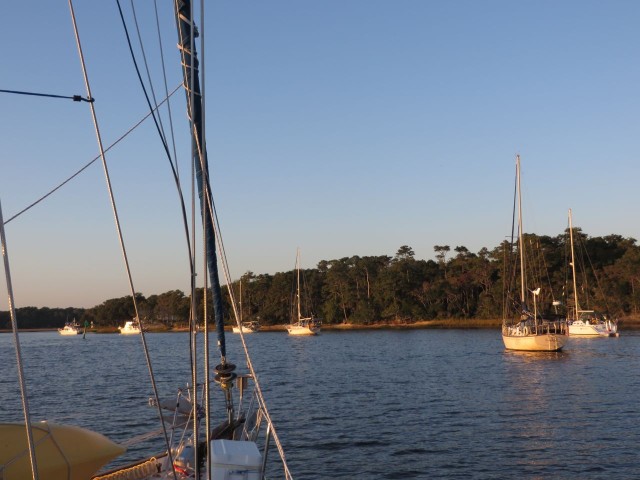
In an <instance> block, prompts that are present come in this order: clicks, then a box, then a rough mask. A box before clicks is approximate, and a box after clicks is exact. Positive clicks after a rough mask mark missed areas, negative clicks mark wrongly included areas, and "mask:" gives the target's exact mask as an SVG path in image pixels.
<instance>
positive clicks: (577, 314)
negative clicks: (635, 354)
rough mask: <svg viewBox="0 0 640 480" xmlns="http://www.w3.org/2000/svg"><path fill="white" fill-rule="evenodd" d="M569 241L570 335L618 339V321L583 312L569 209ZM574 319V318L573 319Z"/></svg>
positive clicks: (587, 311)
mask: <svg viewBox="0 0 640 480" xmlns="http://www.w3.org/2000/svg"><path fill="white" fill-rule="evenodd" d="M569 239H570V242H571V272H572V275H573V305H572V306H571V310H570V314H569V318H568V320H569V335H571V336H572V337H617V336H619V335H620V334H619V333H618V321H617V320H611V319H609V318H607V316H606V315H603V314H601V313H598V312H596V311H595V310H582V309H581V308H580V301H579V298H578V286H577V285H578V284H577V281H576V278H577V276H576V258H575V252H574V244H573V215H572V214H571V209H569ZM572 317H573V318H572Z"/></svg>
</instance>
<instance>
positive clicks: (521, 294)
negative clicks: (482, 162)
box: [516, 155, 525, 305]
mask: <svg viewBox="0 0 640 480" xmlns="http://www.w3.org/2000/svg"><path fill="white" fill-rule="evenodd" d="M516 178H517V183H518V247H519V248H520V301H521V302H522V305H524V304H525V284H524V245H523V243H522V190H521V189H520V155H516Z"/></svg>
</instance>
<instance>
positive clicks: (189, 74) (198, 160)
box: [175, 0, 227, 364]
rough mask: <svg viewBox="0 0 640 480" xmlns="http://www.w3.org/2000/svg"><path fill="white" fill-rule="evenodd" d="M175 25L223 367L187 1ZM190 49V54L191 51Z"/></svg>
mask: <svg viewBox="0 0 640 480" xmlns="http://www.w3.org/2000/svg"><path fill="white" fill-rule="evenodd" d="M175 10H176V12H175V13H176V22H177V26H178V41H179V43H178V48H179V49H180V52H181V54H182V71H183V76H184V88H185V91H186V94H187V114H188V115H189V119H190V121H191V135H192V138H193V143H194V145H195V149H194V151H193V163H194V166H195V172H196V183H197V184H198V195H199V197H200V202H201V205H202V223H203V228H204V235H205V250H206V257H207V270H208V271H209V281H210V284H211V298H212V301H213V312H214V318H215V324H216V331H217V335H218V345H219V347H220V355H221V357H222V363H223V364H224V363H226V359H225V357H226V354H227V349H226V342H225V336H224V323H223V318H222V317H223V309H222V290H221V288H220V279H219V277H218V258H217V254H216V236H215V229H214V217H213V201H212V197H211V185H210V183H209V163H208V160H207V152H206V150H204V148H203V146H204V128H203V122H202V93H201V90H200V79H199V73H200V71H199V68H198V67H199V62H198V58H197V53H196V51H195V42H193V40H192V35H193V37H196V36H197V35H198V33H197V30H196V28H195V26H194V25H193V20H192V18H191V1H190V0H175ZM192 49H193V50H192ZM206 321H207V319H205V322H206Z"/></svg>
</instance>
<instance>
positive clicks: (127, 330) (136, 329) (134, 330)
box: [118, 320, 140, 335]
mask: <svg viewBox="0 0 640 480" xmlns="http://www.w3.org/2000/svg"><path fill="white" fill-rule="evenodd" d="M118 330H120V333H121V334H122V335H136V334H138V333H140V325H139V324H138V322H137V321H135V320H130V321H128V322H125V324H124V327H118Z"/></svg>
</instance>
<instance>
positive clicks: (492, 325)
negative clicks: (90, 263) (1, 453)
mask: <svg viewBox="0 0 640 480" xmlns="http://www.w3.org/2000/svg"><path fill="white" fill-rule="evenodd" d="M501 325H502V320H500V319H444V320H421V321H417V322H412V323H400V322H384V323H382V322H380V323H371V324H368V325H363V324H355V323H338V324H323V325H322V330H323V331H346V330H420V329H436V328H446V329H460V330H472V329H493V330H499V329H500V327H501ZM620 327H621V330H623V331H624V330H636V329H640V318H625V319H622V320H620ZM57 330H58V329H57V328H30V329H22V330H20V332H55V331H57ZM188 330H189V328H188V327H186V326H181V327H173V328H167V327H165V326H162V325H150V326H148V327H145V332H148V333H174V332H186V331H188ZM286 330H287V326H286V325H263V326H262V327H261V328H260V331H261V332H286ZM211 331H212V332H213V331H214V329H213V328H212V329H211ZM225 331H227V332H231V327H230V326H226V327H225ZM11 332H12V330H10V329H5V330H0V333H11ZM87 333H119V331H118V329H117V327H105V328H93V329H87Z"/></svg>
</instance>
